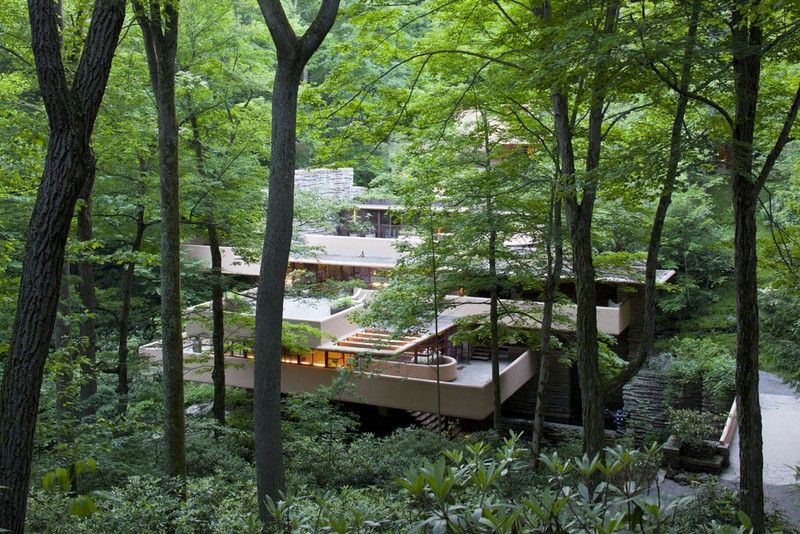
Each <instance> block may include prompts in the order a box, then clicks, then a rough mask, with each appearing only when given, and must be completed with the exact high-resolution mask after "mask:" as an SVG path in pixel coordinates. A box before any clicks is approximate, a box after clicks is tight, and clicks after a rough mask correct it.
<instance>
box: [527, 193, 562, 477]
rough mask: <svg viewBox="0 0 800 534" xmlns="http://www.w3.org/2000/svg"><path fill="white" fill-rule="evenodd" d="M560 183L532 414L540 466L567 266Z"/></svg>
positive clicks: (535, 461)
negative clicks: (556, 318)
mask: <svg viewBox="0 0 800 534" xmlns="http://www.w3.org/2000/svg"><path fill="white" fill-rule="evenodd" d="M558 194H559V193H558V184H553V186H552V187H551V193H550V217H549V218H550V221H549V226H550V233H549V237H548V239H547V243H546V244H545V248H546V251H547V276H546V278H545V284H544V308H543V310H542V333H541V336H542V340H541V350H540V353H539V374H538V379H537V382H536V405H535V406H534V414H533V433H532V436H531V466H532V467H534V468H535V467H537V466H538V465H539V454H540V452H541V450H542V434H543V433H544V417H545V411H546V409H547V394H546V392H547V383H548V382H549V380H550V361H551V359H552V357H553V355H552V354H551V339H550V336H551V331H552V327H553V308H554V306H555V297H556V291H557V289H558V282H559V281H560V280H561V271H562V268H563V265H564V261H563V258H564V245H563V241H562V240H563V235H562V227H561V200H560V199H559V198H558Z"/></svg>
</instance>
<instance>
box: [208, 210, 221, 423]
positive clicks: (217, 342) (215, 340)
mask: <svg viewBox="0 0 800 534" xmlns="http://www.w3.org/2000/svg"><path fill="white" fill-rule="evenodd" d="M208 244H209V248H210V249H211V315H212V323H213V325H212V326H213V329H212V332H211V344H212V345H213V347H214V369H213V370H212V371H211V379H212V381H213V382H214V405H213V407H212V410H211V411H212V412H213V413H214V418H215V419H216V420H217V421H218V422H219V424H220V425H223V426H224V425H225V319H224V317H225V316H224V313H225V310H224V309H223V295H224V292H223V290H222V254H221V252H220V250H219V237H218V236H217V226H216V225H215V224H214V223H213V222H212V223H209V225H208Z"/></svg>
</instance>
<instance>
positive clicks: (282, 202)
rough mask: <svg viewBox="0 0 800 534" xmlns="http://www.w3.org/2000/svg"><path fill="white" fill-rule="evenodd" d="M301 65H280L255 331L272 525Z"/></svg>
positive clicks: (260, 441) (259, 452)
mask: <svg viewBox="0 0 800 534" xmlns="http://www.w3.org/2000/svg"><path fill="white" fill-rule="evenodd" d="M302 71H303V68H302V66H299V67H294V68H293V66H292V65H281V62H280V61H279V63H278V70H277V72H276V73H275V86H274V91H273V94H272V102H273V103H272V157H271V159H270V176H269V199H268V202H267V227H266V233H265V235H264V247H263V250H262V252H261V257H262V261H261V272H260V278H259V282H258V297H257V306H256V331H255V362H254V363H255V370H254V395H255V398H254V406H253V412H254V413H253V416H254V424H255V436H254V437H255V441H256V474H257V479H258V480H257V482H258V495H259V498H258V501H259V505H258V506H259V515H260V517H261V519H262V520H264V521H266V520H268V514H267V512H266V509H264V510H263V511H262V510H261V509H262V508H264V506H265V505H264V497H265V496H269V497H270V498H272V499H273V500H277V499H278V498H280V494H281V492H283V491H285V479H284V471H283V438H282V435H281V367H280V361H281V332H282V326H283V325H282V321H283V295H284V283H285V282H284V279H285V277H286V267H287V265H288V264H289V249H290V246H291V239H292V215H293V209H294V158H295V135H296V134H295V127H296V122H297V91H298V84H299V83H300V75H301V74H302Z"/></svg>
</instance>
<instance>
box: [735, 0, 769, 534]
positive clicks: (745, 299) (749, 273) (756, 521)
mask: <svg viewBox="0 0 800 534" xmlns="http://www.w3.org/2000/svg"><path fill="white" fill-rule="evenodd" d="M751 16H752V17H753V19H749V17H748V16H747V15H743V14H742V13H741V12H740V11H739V9H738V8H737V9H734V11H733V18H732V20H731V37H732V47H733V70H734V73H735V76H734V84H735V85H734V92H735V97H736V115H735V119H734V128H733V168H732V176H731V184H732V193H733V219H734V223H735V233H734V241H733V248H734V256H733V267H734V283H735V285H736V402H737V405H738V409H739V460H740V465H741V469H740V476H741V479H740V483H739V484H740V490H741V494H740V495H741V497H740V500H739V505H740V507H741V509H742V511H744V512H745V513H746V514H747V515H748V516H749V517H750V521H752V526H753V530H754V531H755V532H756V533H761V532H764V457H763V438H762V435H761V404H760V401H759V394H758V335H759V331H758V280H757V272H756V266H757V265H756V261H757V260H756V207H757V205H758V194H759V192H760V190H761V187H762V185H763V181H761V180H759V179H756V180H754V178H753V138H754V132H755V121H756V107H757V103H758V86H759V79H760V75H761V54H762V53H763V52H762V50H761V45H762V40H763V37H762V33H761V28H760V26H759V24H758V22H756V20H757V15H751Z"/></svg>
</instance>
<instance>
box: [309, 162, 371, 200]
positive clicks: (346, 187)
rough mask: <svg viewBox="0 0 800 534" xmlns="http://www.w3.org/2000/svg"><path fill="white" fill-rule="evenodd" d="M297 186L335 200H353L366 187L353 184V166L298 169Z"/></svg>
mask: <svg viewBox="0 0 800 534" xmlns="http://www.w3.org/2000/svg"><path fill="white" fill-rule="evenodd" d="M294 184H295V187H296V188H297V189H299V190H302V191H308V192H312V193H316V194H318V195H320V196H322V197H325V198H329V199H335V200H352V199H354V198H355V197H357V196H358V195H361V194H363V192H364V188H363V187H359V186H357V185H353V168H352V167H345V168H342V169H298V170H296V171H294Z"/></svg>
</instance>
